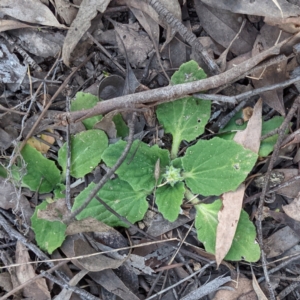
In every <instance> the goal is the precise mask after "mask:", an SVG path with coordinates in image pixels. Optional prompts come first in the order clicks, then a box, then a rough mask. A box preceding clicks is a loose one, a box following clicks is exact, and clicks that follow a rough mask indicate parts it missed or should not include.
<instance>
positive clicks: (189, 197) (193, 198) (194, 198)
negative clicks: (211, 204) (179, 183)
mask: <svg viewBox="0 0 300 300" xmlns="http://www.w3.org/2000/svg"><path fill="white" fill-rule="evenodd" d="M184 197H185V198H186V199H187V200H188V201H189V202H191V203H192V204H199V199H197V197H198V195H194V194H193V193H192V192H191V191H190V190H189V189H188V188H187V187H186V188H185V192H184Z"/></svg>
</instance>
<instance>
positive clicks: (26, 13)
mask: <svg viewBox="0 0 300 300" xmlns="http://www.w3.org/2000/svg"><path fill="white" fill-rule="evenodd" d="M0 12H2V13H3V14H5V15H8V16H11V17H13V18H15V19H17V20H21V21H24V22H29V23H33V24H41V25H47V26H54V27H59V28H66V27H65V26H64V25H62V24H60V23H59V22H58V21H57V19H56V18H55V16H54V15H53V13H52V12H51V10H50V9H49V8H48V7H47V6H46V5H44V4H43V3H41V1H39V0H26V1H23V0H1V6H0Z"/></svg>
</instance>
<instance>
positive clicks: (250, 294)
mask: <svg viewBox="0 0 300 300" xmlns="http://www.w3.org/2000/svg"><path fill="white" fill-rule="evenodd" d="M235 280H236V281H231V282H229V283H227V284H226V286H227V287H231V288H232V289H233V290H232V289H231V290H225V289H222V290H219V291H218V292H217V293H216V295H215V297H214V298H213V300H238V299H251V300H254V299H255V297H256V295H255V292H254V290H253V287H252V284H251V280H249V279H248V278H239V279H235ZM244 297H245V298H244ZM246 297H247V298H246Z"/></svg>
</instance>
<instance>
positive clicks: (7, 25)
mask: <svg viewBox="0 0 300 300" xmlns="http://www.w3.org/2000/svg"><path fill="white" fill-rule="evenodd" d="M25 27H33V26H30V25H28V24H24V23H21V22H18V21H15V20H0V32H1V31H7V30H12V29H18V28H25Z"/></svg>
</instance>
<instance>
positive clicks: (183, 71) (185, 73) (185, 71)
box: [171, 60, 207, 84]
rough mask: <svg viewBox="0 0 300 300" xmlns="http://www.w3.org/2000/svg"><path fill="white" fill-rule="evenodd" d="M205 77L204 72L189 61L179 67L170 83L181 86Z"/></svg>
mask: <svg viewBox="0 0 300 300" xmlns="http://www.w3.org/2000/svg"><path fill="white" fill-rule="evenodd" d="M206 77H207V76H206V74H205V72H204V71H203V69H202V68H200V67H199V65H198V63H197V62H196V61H194V60H191V61H188V62H186V63H184V64H182V65H181V66H180V68H179V70H178V71H176V72H175V73H174V74H173V76H172V78H171V82H172V83H173V84H181V83H187V82H192V81H196V80H200V79H204V78H206Z"/></svg>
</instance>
